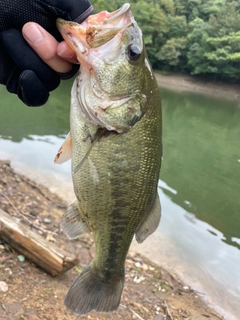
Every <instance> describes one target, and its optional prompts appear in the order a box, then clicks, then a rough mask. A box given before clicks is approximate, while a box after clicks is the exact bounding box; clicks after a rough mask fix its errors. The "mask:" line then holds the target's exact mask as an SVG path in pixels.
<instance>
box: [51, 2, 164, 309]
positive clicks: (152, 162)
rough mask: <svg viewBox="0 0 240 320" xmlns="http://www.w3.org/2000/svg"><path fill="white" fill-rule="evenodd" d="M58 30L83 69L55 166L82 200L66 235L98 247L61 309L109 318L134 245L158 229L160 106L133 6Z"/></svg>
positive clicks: (67, 218) (65, 225)
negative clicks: (67, 174) (65, 171)
mask: <svg viewBox="0 0 240 320" xmlns="http://www.w3.org/2000/svg"><path fill="white" fill-rule="evenodd" d="M57 27H58V29H59V31H60V33H61V35H62V37H63V38H64V40H65V41H66V42H67V44H68V45H69V46H70V47H71V48H72V49H73V50H74V51H75V52H76V55H77V59H78V61H79V63H80V70H79V74H78V75H77V77H76V79H75V80H74V83H73V86H72V90H71V107H70V133H69V134H68V135H67V137H66V140H65V141H64V143H63V145H62V146H61V147H60V149H59V151H58V153H57V155H56V157H55V160H54V161H55V163H62V162H65V161H67V160H69V159H71V172H72V180H73V186H74V192H75V195H76V201H75V202H74V203H72V205H71V206H70V207H69V208H68V210H67V212H66V213H64V215H63V217H62V220H61V228H62V230H63V231H64V232H65V234H66V235H67V237H68V238H69V239H77V238H79V237H80V236H82V235H83V234H84V233H85V232H88V231H89V232H91V233H92V234H93V238H94V243H95V256H94V258H93V260H92V262H91V263H90V264H89V265H88V266H87V267H86V268H85V269H84V270H83V271H82V273H81V274H80V276H79V277H78V278H77V279H76V280H75V282H74V283H73V284H72V286H71V287H70V289H69V291H68V293H67V295H66V297H65V300H64V303H65V305H66V307H67V308H68V309H69V310H71V311H72V312H74V313H76V314H78V315H84V314H87V313H89V312H91V311H92V310H95V311H97V312H111V311H114V310H116V309H117V308H118V306H119V304H120V299H121V295H122V291H123V286H124V277H125V270H124V264H125V259H126V256H127V253H128V250H129V247H130V244H131V242H132V239H133V237H134V235H135V238H136V240H137V242H138V243H142V242H143V241H144V240H145V239H146V238H147V237H148V236H149V235H150V234H152V233H153V232H154V231H155V230H156V228H157V227H158V225H159V222H160V217H161V205H160V200H159V196H158V191H157V189H158V180H159V173H160V167H161V157H162V111H161V98H160V93H159V88H158V85H157V82H156V79H155V76H154V73H153V70H152V67H151V64H150V62H149V60H148V57H147V52H146V48H145V45H144V39H143V35H142V31H141V29H140V28H139V26H138V24H137V22H136V21H135V19H134V16H133V14H132V12H131V8H130V4H128V3H126V4H124V5H123V6H122V7H121V8H120V9H118V10H116V11H114V12H107V11H102V12H100V13H97V14H95V15H91V16H89V17H88V18H87V19H86V20H85V21H84V22H83V23H82V24H77V23H75V22H69V21H64V20H62V19H58V20H57Z"/></svg>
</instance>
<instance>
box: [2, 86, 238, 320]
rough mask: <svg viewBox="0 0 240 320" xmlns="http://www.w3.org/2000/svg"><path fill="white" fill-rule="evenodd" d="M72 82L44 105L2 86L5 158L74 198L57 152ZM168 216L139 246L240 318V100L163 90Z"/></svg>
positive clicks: (162, 190) (163, 185) (163, 193)
mask: <svg viewBox="0 0 240 320" xmlns="http://www.w3.org/2000/svg"><path fill="white" fill-rule="evenodd" d="M70 86H71V82H65V83H63V84H62V85H61V87H60V88H59V90H56V91H55V92H54V93H53V94H52V97H51V99H50V101H49V103H48V104H47V105H46V106H44V107H42V108H28V107H25V106H23V105H22V104H21V103H20V102H19V101H18V99H17V98H15V97H14V96H13V95H10V94H8V93H7V92H5V88H4V87H0V96H1V102H0V105H1V107H0V158H1V159H3V158H7V159H10V160H11V161H12V165H13V167H14V168H16V169H17V170H19V171H21V172H23V173H25V174H27V175H28V176H30V177H32V178H33V179H35V180H37V181H39V182H41V183H44V184H45V185H46V186H48V187H49V188H50V189H51V190H52V191H54V192H57V193H58V194H60V195H62V196H63V197H64V198H65V199H66V201H67V202H68V203H70V202H71V201H72V200H73V199H74V195H73V191H72V184H71V177H70V163H66V164H63V165H61V166H56V165H54V164H53V158H54V156H55V154H56V152H57V150H58V147H59V146H60V145H61V143H62V141H63V139H64V137H65V135H66V134H67V132H68V130H69V124H68V115H69V92H70ZM161 92H162V103H163V119H164V129H163V132H164V161H163V166H162V170H161V180H160V181H159V194H160V198H161V202H162V209H163V210H162V211H163V212H162V221H161V224H160V227H159V229H158V230H157V232H156V233H155V234H154V235H152V236H151V237H149V238H148V239H147V240H146V241H145V242H144V243H143V244H142V245H137V244H136V243H135V242H134V243H133V246H132V247H133V249H135V250H137V251H139V252H141V253H144V254H145V255H146V256H148V257H149V258H150V259H152V260H153V261H155V262H157V263H159V264H160V265H162V266H164V267H166V268H168V269H169V270H171V271H172V272H173V273H176V274H178V275H179V276H180V277H182V278H183V279H184V280H185V282H187V283H188V284H189V285H191V286H192V287H193V288H195V289H196V290H198V291H199V292H200V294H202V296H203V298H205V300H206V301H207V302H208V303H209V304H210V305H213V306H214V307H215V308H216V309H217V310H218V311H220V312H221V313H224V314H225V315H226V319H227V320H231V319H240V306H239V301H240V267H239V266H240V102H239V104H238V103H237V102H229V101H224V100H218V99H215V98H209V97H203V96H199V95H196V94H187V93H183V94H181V93H174V92H172V91H167V90H161Z"/></svg>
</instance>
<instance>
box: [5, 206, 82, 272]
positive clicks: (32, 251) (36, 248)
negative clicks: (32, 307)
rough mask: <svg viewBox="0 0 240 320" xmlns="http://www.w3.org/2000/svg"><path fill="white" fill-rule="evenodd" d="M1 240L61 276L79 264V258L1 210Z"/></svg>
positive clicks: (48, 270) (40, 265) (46, 269)
mask: <svg viewBox="0 0 240 320" xmlns="http://www.w3.org/2000/svg"><path fill="white" fill-rule="evenodd" d="M0 239H2V240H4V241H5V242H6V243H8V244H9V245H10V246H11V247H12V248H13V249H14V250H16V251H17V252H19V253H21V254H22V255H24V256H25V257H26V258H27V259H29V260H31V261H32V262H34V263H35V264H36V265H38V266H39V267H41V268H42V269H44V270H45V271H47V272H48V273H50V274H51V275H53V276H56V275H59V274H61V273H63V272H65V271H67V270H69V269H70V268H72V267H73V266H74V265H76V264H77V263H78V259H77V256H75V255H73V254H71V253H67V252H66V251H64V250H62V249H60V248H59V247H57V246H56V245H54V244H53V243H50V242H48V241H47V240H45V239H44V238H42V237H41V236H40V235H38V234H36V233H34V232H32V231H31V230H29V228H27V227H26V226H25V225H23V224H22V223H21V222H18V223H16V222H15V221H14V220H13V218H12V217H11V216H10V215H9V214H7V213H6V212H4V211H3V210H1V209H0Z"/></svg>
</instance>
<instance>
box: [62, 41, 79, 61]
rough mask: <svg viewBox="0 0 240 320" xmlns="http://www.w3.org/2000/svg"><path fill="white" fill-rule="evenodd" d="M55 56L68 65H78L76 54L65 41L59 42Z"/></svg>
mask: <svg viewBox="0 0 240 320" xmlns="http://www.w3.org/2000/svg"><path fill="white" fill-rule="evenodd" d="M57 55H58V56H59V57H60V58H62V59H64V60H66V61H68V62H70V63H78V60H77V56H76V53H75V52H74V51H73V50H72V49H71V48H70V47H69V46H68V45H67V43H66V42H65V41H62V42H60V43H59V45H58V46H57Z"/></svg>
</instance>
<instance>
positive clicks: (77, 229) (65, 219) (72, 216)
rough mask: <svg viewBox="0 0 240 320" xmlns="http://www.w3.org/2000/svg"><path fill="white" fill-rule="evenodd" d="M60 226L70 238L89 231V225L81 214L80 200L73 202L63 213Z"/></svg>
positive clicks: (75, 237) (72, 238)
mask: <svg viewBox="0 0 240 320" xmlns="http://www.w3.org/2000/svg"><path fill="white" fill-rule="evenodd" d="M60 226H61V229H62V230H63V232H64V233H65V234H66V236H67V237H68V239H70V240H74V239H77V238H79V237H80V236H82V235H84V234H85V233H86V232H87V231H88V226H87V225H86V223H85V222H84V221H83V220H82V218H81V216H80V213H79V209H78V201H75V202H74V203H72V204H71V205H70V206H69V208H68V209H67V211H66V212H65V213H64V214H63V216H62V219H61V222H60Z"/></svg>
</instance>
